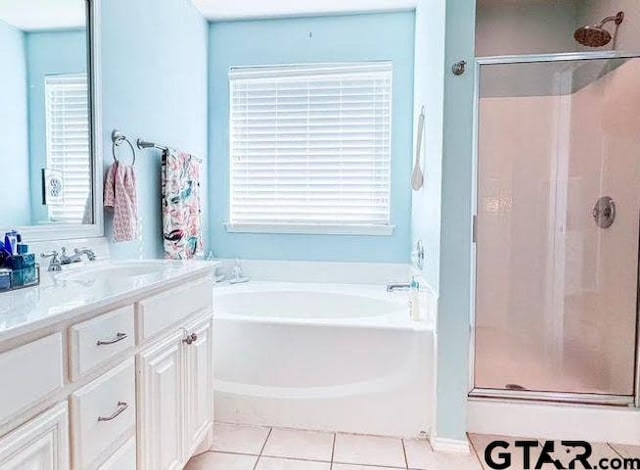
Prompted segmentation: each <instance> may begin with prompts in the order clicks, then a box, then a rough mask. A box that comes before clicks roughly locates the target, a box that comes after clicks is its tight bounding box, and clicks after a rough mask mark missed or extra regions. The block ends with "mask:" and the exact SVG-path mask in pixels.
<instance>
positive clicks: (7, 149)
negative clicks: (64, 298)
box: [0, 0, 102, 239]
mask: <svg viewBox="0 0 640 470" xmlns="http://www.w3.org/2000/svg"><path fill="white" fill-rule="evenodd" d="M91 3H93V1H92V2H91ZM92 12H93V6H92V5H91V4H90V3H88V2H87V0H0V44H1V45H2V47H0V63H2V64H3V73H2V74H0V110H1V112H0V142H1V143H2V146H1V148H2V151H1V152H0V163H1V165H2V166H1V167H2V174H3V181H2V184H0V201H2V204H3V209H2V210H1V211H0V228H2V229H5V228H6V229H10V228H19V229H21V230H23V231H25V230H29V227H32V228H34V230H35V231H37V232H39V233H42V234H43V235H44V234H48V235H49V237H46V236H43V237H41V238H63V237H61V236H59V235H60V234H57V233H56V230H55V229H56V227H57V228H58V229H60V228H62V227H66V230H69V231H70V232H72V233H74V234H78V235H81V236H88V235H102V234H101V233H97V232H98V231H101V223H102V217H101V211H96V207H99V206H97V204H96V202H98V203H99V201H97V199H99V198H98V195H99V194H100V193H99V192H98V189H99V188H98V186H100V184H96V181H97V180H98V178H96V175H97V172H96V171H95V169H96V168H98V159H97V158H96V157H97V155H96V153H97V152H95V149H97V148H98V146H97V145H96V142H95V139H94V136H96V135H97V134H96V132H95V131H96V127H95V119H94V116H95V103H96V100H95V96H94V94H93V90H94V89H97V87H95V83H93V81H92V77H93V76H94V75H95V74H94V73H92V67H91V65H92V63H94V62H95V60H92V59H95V57H94V54H93V52H95V51H96V50H97V48H92V47H91V45H92V44H93V43H94V41H92V40H91V39H92V38H91V36H92V34H91V33H89V32H88V31H89V30H90V28H89V26H90V25H92V23H93V21H91V19H92V17H93V15H92ZM93 34H94V35H95V32H93ZM90 52H91V53H90ZM92 104H93V105H94V106H92ZM99 213H100V214H99ZM74 227H75V228H83V227H84V229H85V230H79V231H78V230H74ZM89 228H90V229H91V230H87V229H89ZM90 232H92V233H90ZM31 238H32V239H33V238H34V237H31Z"/></svg>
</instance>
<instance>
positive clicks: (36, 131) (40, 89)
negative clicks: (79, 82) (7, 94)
mask: <svg viewBox="0 0 640 470" xmlns="http://www.w3.org/2000/svg"><path fill="white" fill-rule="evenodd" d="M25 37H26V50H27V70H28V80H29V83H28V90H29V92H28V94H29V155H30V162H31V169H30V175H31V176H30V178H31V219H32V223H34V224H38V223H39V222H41V221H47V220H48V218H49V215H48V212H47V207H46V206H44V205H43V204H42V179H41V173H40V171H41V169H42V168H44V167H45V166H46V165H47V133H46V119H45V112H46V108H45V91H44V80H45V77H46V76H47V75H56V74H68V73H84V72H86V71H87V52H86V50H87V47H86V33H85V30H84V29H83V30H74V31H51V32H42V33H26V34H25Z"/></svg>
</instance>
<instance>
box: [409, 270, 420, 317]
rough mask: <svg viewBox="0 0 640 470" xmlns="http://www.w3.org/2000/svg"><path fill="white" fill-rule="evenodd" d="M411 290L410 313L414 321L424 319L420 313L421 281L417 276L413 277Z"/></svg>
mask: <svg viewBox="0 0 640 470" xmlns="http://www.w3.org/2000/svg"><path fill="white" fill-rule="evenodd" d="M410 286H411V288H410V291H409V315H410V317H411V320H412V321H420V320H422V316H421V315H420V283H419V282H418V280H417V279H416V277H415V276H412V277H411V284H410Z"/></svg>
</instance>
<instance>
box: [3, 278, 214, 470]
mask: <svg viewBox="0 0 640 470" xmlns="http://www.w3.org/2000/svg"><path fill="white" fill-rule="evenodd" d="M212 304H213V291H212V280H211V277H210V271H209V270H203V271H202V272H201V273H200V274H198V275H197V276H192V277H191V278H189V279H185V280H184V281H181V282H175V281H174V282H173V283H172V284H171V288H168V289H167V288H164V289H162V288H158V287H157V286H155V288H154V290H153V291H150V292H148V293H145V292H142V293H139V294H138V295H137V296H131V297H130V298H124V299H123V298H119V299H118V300H117V302H115V303H114V305H113V307H111V308H110V307H109V306H108V304H107V305H105V304H104V303H102V304H100V307H99V309H98V310H96V312H95V313H92V312H90V311H89V312H88V313H87V311H86V310H85V311H83V313H82V315H81V316H79V317H78V318H75V317H72V318H69V319H67V320H65V321H62V322H61V323H60V324H59V325H55V326H49V327H48V328H46V329H45V330H43V331H41V332H40V331H34V332H31V333H30V334H29V335H28V336H26V337H25V339H24V340H21V338H16V339H13V340H12V343H11V345H10V346H9V345H4V347H3V344H2V343H0V351H1V352H0V377H2V378H3V379H8V378H12V380H5V384H4V385H3V388H2V390H1V391H0V397H3V399H2V400H0V470H174V469H182V468H183V467H184V465H185V464H186V463H187V461H188V460H189V459H190V458H191V457H192V456H193V455H195V453H196V452H198V451H200V450H206V448H207V447H208V446H209V444H210V441H211V438H212V431H213V344H212V341H211V338H212V335H211V330H212V324H213V323H212V322H213V311H212V308H213V307H212Z"/></svg>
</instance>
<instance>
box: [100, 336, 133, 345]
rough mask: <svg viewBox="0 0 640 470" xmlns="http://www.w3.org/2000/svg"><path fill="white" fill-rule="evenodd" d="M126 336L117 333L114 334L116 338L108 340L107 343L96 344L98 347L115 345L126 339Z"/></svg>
mask: <svg viewBox="0 0 640 470" xmlns="http://www.w3.org/2000/svg"><path fill="white" fill-rule="evenodd" d="M127 336H128V335H127V334H126V333H118V334H116V337H115V338H113V339H111V340H108V341H102V340H98V342H97V343H96V344H97V345H98V346H106V345H109V344H116V343H118V342H120V341H122V340H123V339H127Z"/></svg>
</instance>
